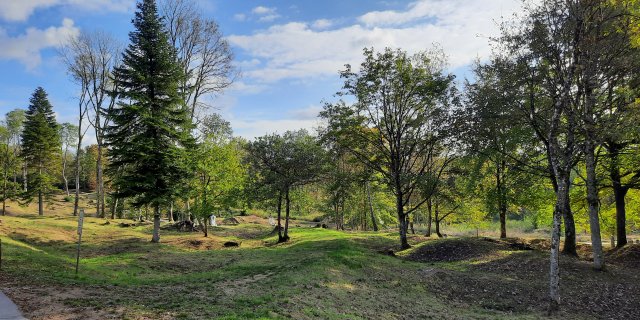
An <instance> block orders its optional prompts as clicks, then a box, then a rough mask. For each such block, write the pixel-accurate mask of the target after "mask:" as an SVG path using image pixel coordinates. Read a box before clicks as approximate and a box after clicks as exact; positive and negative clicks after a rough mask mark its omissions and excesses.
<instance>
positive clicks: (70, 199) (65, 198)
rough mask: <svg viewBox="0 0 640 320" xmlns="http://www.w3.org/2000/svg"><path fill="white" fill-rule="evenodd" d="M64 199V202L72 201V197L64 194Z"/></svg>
mask: <svg viewBox="0 0 640 320" xmlns="http://www.w3.org/2000/svg"><path fill="white" fill-rule="evenodd" d="M64 201H65V202H71V201H73V197H72V196H64Z"/></svg>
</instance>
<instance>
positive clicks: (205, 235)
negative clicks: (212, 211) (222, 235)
mask: <svg viewBox="0 0 640 320" xmlns="http://www.w3.org/2000/svg"><path fill="white" fill-rule="evenodd" d="M208 218H209V217H206V218H203V219H202V220H204V225H203V228H202V231H203V232H204V237H205V238H207V237H208V236H209V227H208V225H207V222H208V221H207V220H209V219H208Z"/></svg>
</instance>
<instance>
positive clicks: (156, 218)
mask: <svg viewBox="0 0 640 320" xmlns="http://www.w3.org/2000/svg"><path fill="white" fill-rule="evenodd" d="M153 211H154V213H153V237H152V238H151V242H153V243H158V242H160V204H159V203H156V204H155V205H154V210H153Z"/></svg>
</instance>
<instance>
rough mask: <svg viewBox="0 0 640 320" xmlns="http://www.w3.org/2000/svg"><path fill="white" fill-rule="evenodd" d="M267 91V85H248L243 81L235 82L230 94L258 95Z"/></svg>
mask: <svg viewBox="0 0 640 320" xmlns="http://www.w3.org/2000/svg"><path fill="white" fill-rule="evenodd" d="M266 89H267V86H266V85H262V84H248V83H246V82H242V81H236V82H234V83H233V84H232V85H231V87H230V88H229V92H238V93H242V94H256V93H260V92H263V91H264V90H266Z"/></svg>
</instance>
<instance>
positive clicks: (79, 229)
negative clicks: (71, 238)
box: [76, 209, 84, 274]
mask: <svg viewBox="0 0 640 320" xmlns="http://www.w3.org/2000/svg"><path fill="white" fill-rule="evenodd" d="M83 222H84V209H80V215H78V253H77V256H76V274H78V266H79V265H80V242H81V241H82V223H83Z"/></svg>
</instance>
